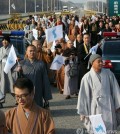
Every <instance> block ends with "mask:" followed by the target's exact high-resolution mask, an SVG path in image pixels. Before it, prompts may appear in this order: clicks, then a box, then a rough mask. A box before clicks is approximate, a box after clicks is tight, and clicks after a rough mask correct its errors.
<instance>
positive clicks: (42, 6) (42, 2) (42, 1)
mask: <svg viewBox="0 0 120 134" xmlns="http://www.w3.org/2000/svg"><path fill="white" fill-rule="evenodd" d="M42 12H43V0H42Z"/></svg>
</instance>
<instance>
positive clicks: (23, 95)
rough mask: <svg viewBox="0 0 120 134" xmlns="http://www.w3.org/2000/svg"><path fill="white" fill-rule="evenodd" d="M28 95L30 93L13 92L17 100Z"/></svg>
mask: <svg viewBox="0 0 120 134" xmlns="http://www.w3.org/2000/svg"><path fill="white" fill-rule="evenodd" d="M28 95H30V93H26V94H21V95H17V94H15V98H16V99H17V100H19V99H20V98H21V99H26V97H27V96H28Z"/></svg>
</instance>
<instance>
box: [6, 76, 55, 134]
mask: <svg viewBox="0 0 120 134" xmlns="http://www.w3.org/2000/svg"><path fill="white" fill-rule="evenodd" d="M13 89H14V91H15V97H16V101H17V102H18V106H17V107H15V108H12V109H10V110H8V111H7V112H6V126H7V130H8V132H10V133H12V134H55V129H54V122H53V119H52V117H51V116H50V113H49V111H48V110H45V109H43V108H41V107H39V106H38V105H36V103H35V102H34V100H33V98H34V86H33V83H32V81H31V80H30V79H28V78H19V79H18V80H17V81H16V82H15V84H14V86H13Z"/></svg>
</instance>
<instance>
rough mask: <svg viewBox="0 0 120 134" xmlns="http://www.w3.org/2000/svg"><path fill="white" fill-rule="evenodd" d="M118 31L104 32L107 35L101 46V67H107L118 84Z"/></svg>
mask: <svg viewBox="0 0 120 134" xmlns="http://www.w3.org/2000/svg"><path fill="white" fill-rule="evenodd" d="M119 35H120V33H116V32H104V33H103V36H104V37H107V38H106V39H105V40H104V44H103V46H102V59H103V67H104V68H109V69H110V70H111V71H112V72H113V73H114V74H115V77H116V79H117V81H118V84H119V85H120V38H119Z"/></svg>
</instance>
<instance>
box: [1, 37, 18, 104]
mask: <svg viewBox="0 0 120 134" xmlns="http://www.w3.org/2000/svg"><path fill="white" fill-rule="evenodd" d="M2 45H3V46H2V47H1V48H0V90H1V91H0V92H1V93H2V94H3V96H5V94H6V92H10V93H14V91H13V88H12V87H13V83H14V81H15V80H16V79H17V72H15V70H14V67H13V68H12V69H11V70H10V72H8V74H6V73H5V72H4V67H5V64H6V61H7V58H8V55H9V52H10V49H11V46H12V45H11V44H10V37H9V36H4V37H3V39H2ZM15 51H16V55H18V52H17V50H16V49H15ZM3 102H4V97H3V99H1V101H0V103H3Z"/></svg>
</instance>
